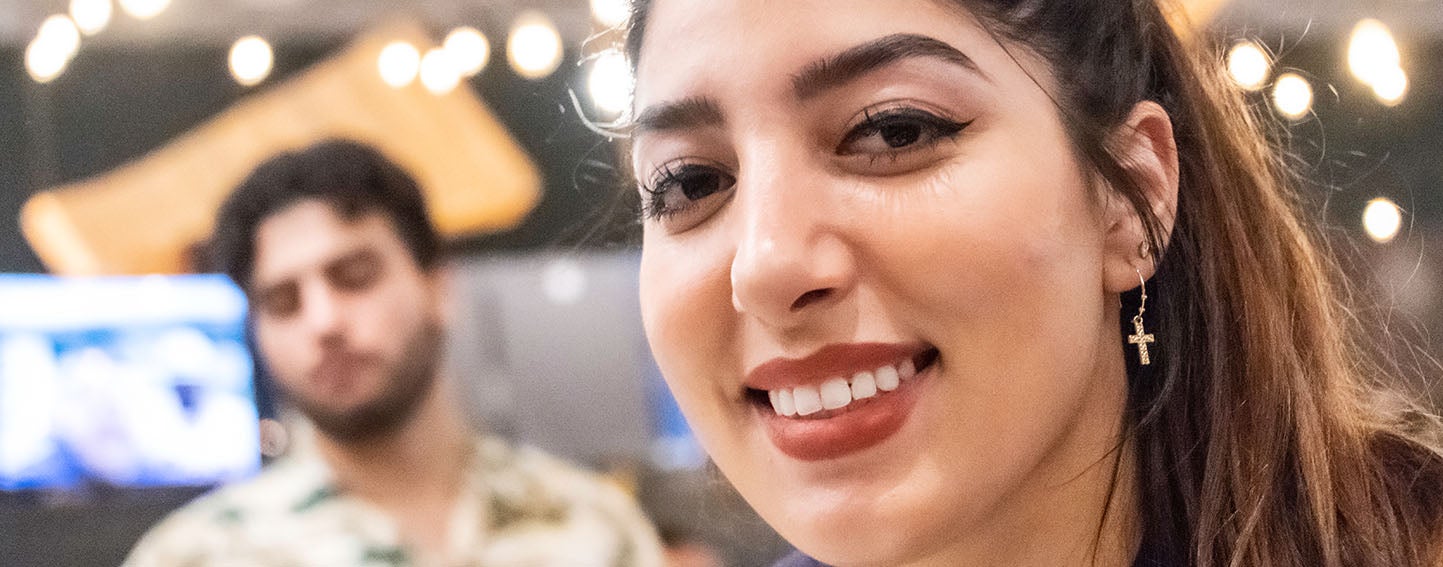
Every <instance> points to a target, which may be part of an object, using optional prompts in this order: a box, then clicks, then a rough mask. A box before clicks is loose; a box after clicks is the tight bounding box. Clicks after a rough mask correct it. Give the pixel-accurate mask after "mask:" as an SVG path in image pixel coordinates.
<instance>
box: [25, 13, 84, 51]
mask: <svg viewBox="0 0 1443 567" xmlns="http://www.w3.org/2000/svg"><path fill="white" fill-rule="evenodd" d="M35 41H37V42H41V43H46V44H49V45H51V46H52V47H54V48H55V49H57V50H59V51H60V52H62V53H65V55H66V57H67V58H69V57H71V56H73V55H75V52H77V51H79V50H80V29H79V28H77V27H76V26H75V22H74V21H72V20H71V19H70V16H64V15H60V14H56V15H54V16H50V17H49V18H45V21H44V22H43V23H41V24H40V31H38V32H36V33H35Z"/></svg>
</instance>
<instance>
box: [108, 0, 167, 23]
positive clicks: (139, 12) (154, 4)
mask: <svg viewBox="0 0 1443 567" xmlns="http://www.w3.org/2000/svg"><path fill="white" fill-rule="evenodd" d="M169 7H170V0H120V9H121V10H124V11H125V13H127V14H130V17H132V18H135V19H137V20H149V19H151V18H154V17H156V16H159V15H160V13H161V12H164V11H165V9H166V8H169Z"/></svg>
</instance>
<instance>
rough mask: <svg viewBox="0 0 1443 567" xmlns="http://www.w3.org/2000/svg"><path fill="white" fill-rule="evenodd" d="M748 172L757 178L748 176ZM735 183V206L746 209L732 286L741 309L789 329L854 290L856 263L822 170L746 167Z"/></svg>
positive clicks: (795, 167)
mask: <svg viewBox="0 0 1443 567" xmlns="http://www.w3.org/2000/svg"><path fill="white" fill-rule="evenodd" d="M773 163H776V164H778V165H780V162H773ZM758 169H761V168H758ZM749 173H750V174H751V177H752V179H751V180H744V179H743V176H746V175H748V174H749ZM799 180H806V181H799ZM737 183H738V186H737V191H738V193H737V196H736V199H737V200H736V201H735V202H734V205H735V206H738V207H740V208H741V209H742V211H741V212H742V223H741V228H740V235H741V236H740V241H739V242H738V243H737V248H736V253H735V256H734V257H733V258H732V266H731V284H732V285H731V287H732V304H733V306H734V307H735V308H736V310H737V311H738V312H739V313H745V314H748V315H751V316H753V317H756V318H757V319H759V320H761V321H762V322H764V323H766V324H767V325H768V326H773V327H782V328H785V327H792V326H796V325H798V324H801V323H802V322H804V321H805V320H807V319H808V314H809V313H812V312H816V311H819V310H823V309H825V306H826V305H828V304H831V303H835V302H837V301H839V300H840V299H841V298H843V297H844V296H846V295H847V294H848V293H850V292H851V290H852V288H853V286H854V285H855V281H856V272H857V267H856V265H855V259H854V257H853V250H852V247H851V244H850V243H849V241H848V239H847V235H846V234H844V232H843V231H842V230H841V227H839V226H838V225H837V223H836V222H835V220H836V219H837V218H838V215H834V214H833V211H832V210H831V209H832V207H834V206H835V205H834V203H837V202H838V201H837V200H836V199H830V198H828V197H829V195H827V193H826V191H827V189H828V187H827V186H826V185H827V182H826V180H825V174H824V173H822V172H820V171H817V172H809V171H806V170H805V169H804V168H803V167H800V166H797V165H792V166H790V167H789V168H787V169H786V170H784V169H783V168H782V167H773V168H771V170H770V171H766V170H761V171H758V170H754V171H751V172H747V171H743V172H741V175H739V176H738V180H737Z"/></svg>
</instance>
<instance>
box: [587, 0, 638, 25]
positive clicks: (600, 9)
mask: <svg viewBox="0 0 1443 567" xmlns="http://www.w3.org/2000/svg"><path fill="white" fill-rule="evenodd" d="M628 4H629V3H628V2H627V1H626V0H591V16H592V17H593V18H596V22H597V23H599V24H601V25H603V26H606V27H609V28H614V27H616V26H619V25H621V24H624V23H626V18H627V16H629V15H630V14H628V11H629V10H630V8H631V7H630V6H629V5H628Z"/></svg>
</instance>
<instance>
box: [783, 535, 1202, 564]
mask: <svg viewBox="0 0 1443 567" xmlns="http://www.w3.org/2000/svg"><path fill="white" fill-rule="evenodd" d="M1177 565H1182V563H1179V562H1176V561H1172V560H1170V559H1168V558H1167V554H1166V553H1164V552H1163V551H1162V550H1160V549H1157V547H1156V546H1153V545H1148V542H1147V541H1146V540H1144V541H1143V542H1142V548H1141V549H1138V550H1137V558H1136V559H1133V560H1132V567H1174V566H1177ZM772 567H828V566H827V564H825V563H822V562H821V561H817V560H816V559H812V558H810V557H807V556H806V555H803V554H802V552H800V551H797V552H793V553H792V554H791V555H788V556H786V557H783V558H782V560H781V561H778V562H776V563H775V564H774V565H772Z"/></svg>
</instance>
